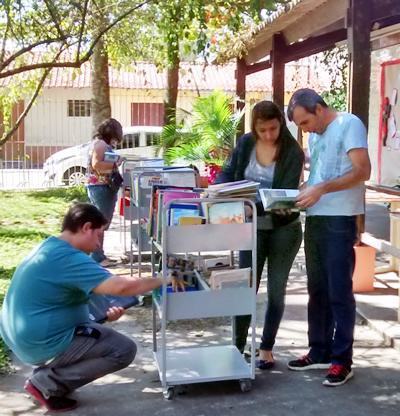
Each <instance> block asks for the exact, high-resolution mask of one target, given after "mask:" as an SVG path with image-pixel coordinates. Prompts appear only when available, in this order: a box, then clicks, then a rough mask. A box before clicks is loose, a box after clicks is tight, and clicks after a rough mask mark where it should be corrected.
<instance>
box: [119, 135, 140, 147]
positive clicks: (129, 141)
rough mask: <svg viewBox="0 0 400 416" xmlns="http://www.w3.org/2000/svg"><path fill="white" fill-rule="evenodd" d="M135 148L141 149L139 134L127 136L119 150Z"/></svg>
mask: <svg viewBox="0 0 400 416" xmlns="http://www.w3.org/2000/svg"><path fill="white" fill-rule="evenodd" d="M133 147H139V133H133V134H125V135H124V138H123V140H122V142H121V143H120V144H118V146H117V149H132V148H133Z"/></svg>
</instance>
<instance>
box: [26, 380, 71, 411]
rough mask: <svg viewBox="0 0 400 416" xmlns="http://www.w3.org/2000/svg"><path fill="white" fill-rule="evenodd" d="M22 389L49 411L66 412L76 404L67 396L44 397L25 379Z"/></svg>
mask: <svg viewBox="0 0 400 416" xmlns="http://www.w3.org/2000/svg"><path fill="white" fill-rule="evenodd" d="M24 389H25V391H26V392H28V393H29V394H30V395H31V396H32V397H33V398H34V399H35V400H36V401H38V402H39V403H40V405H41V406H44V407H46V408H47V410H49V411H50V412H67V411H68V410H72V409H75V408H76V407H77V406H78V402H77V401H76V400H73V399H68V398H67V397H57V396H50V397H49V398H48V399H46V398H45V397H44V395H43V394H42V393H41V391H40V390H39V389H37V388H36V387H35V386H34V385H33V384H32V383H31V381H30V380H27V381H26V383H25V386H24Z"/></svg>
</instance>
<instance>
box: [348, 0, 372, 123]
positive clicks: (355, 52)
mask: <svg viewBox="0 0 400 416" xmlns="http://www.w3.org/2000/svg"><path fill="white" fill-rule="evenodd" d="M372 5H373V1H372V0H349V8H348V15H347V20H348V21H347V34H348V48H349V64H350V70H349V91H348V109H349V111H350V112H351V113H353V114H355V115H356V116H358V117H359V118H360V119H361V120H362V122H363V123H364V124H365V126H366V127H367V128H368V114H369V86H370V76H371V42H370V32H371V9H372Z"/></svg>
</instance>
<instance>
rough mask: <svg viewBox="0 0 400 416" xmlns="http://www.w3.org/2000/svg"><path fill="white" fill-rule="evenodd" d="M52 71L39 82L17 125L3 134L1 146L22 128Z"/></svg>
mask: <svg viewBox="0 0 400 416" xmlns="http://www.w3.org/2000/svg"><path fill="white" fill-rule="evenodd" d="M50 71H51V68H48V69H45V71H44V73H43V75H42V77H41V78H40V80H39V83H38V85H37V86H36V89H35V92H34V93H33V95H32V97H31V99H30V101H29V103H28V105H27V106H26V108H25V109H24V111H23V112H22V113H21V115H20V116H19V117H18V120H17V121H16V122H15V124H14V125H13V126H12V127H11V128H10V129H9V130H7V131H6V132H5V133H4V134H3V137H2V138H1V139H0V146H2V145H3V144H4V143H6V142H7V141H8V140H10V138H11V137H12V135H13V134H14V133H15V132H16V131H17V130H18V127H19V126H20V124H21V123H22V121H23V120H24V118H25V116H26V115H27V114H28V112H29V110H30V109H31V107H32V105H33V103H34V102H35V100H36V98H37V96H38V95H39V92H40V90H41V89H42V86H43V84H44V81H45V80H46V78H47V76H48V75H49V73H50Z"/></svg>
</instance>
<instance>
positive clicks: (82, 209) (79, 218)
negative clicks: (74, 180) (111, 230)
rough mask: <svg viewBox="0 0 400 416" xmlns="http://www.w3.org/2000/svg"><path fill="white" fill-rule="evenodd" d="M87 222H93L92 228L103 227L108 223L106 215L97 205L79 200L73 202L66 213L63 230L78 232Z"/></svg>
mask: <svg viewBox="0 0 400 416" xmlns="http://www.w3.org/2000/svg"><path fill="white" fill-rule="evenodd" d="M87 222H90V223H91V224H92V229H97V228H101V227H103V226H104V225H107V224H108V221H107V219H106V217H105V216H104V215H103V214H102V213H101V212H100V210H99V209H98V208H97V207H95V206H94V205H92V204H88V203H84V202H78V203H76V204H73V205H72V206H71V207H70V208H69V209H68V212H67V213H66V214H65V217H64V219H63V222H62V226H61V232H63V231H71V232H72V233H77V232H78V231H79V230H80V229H81V228H82V227H83V226H84V224H85V223H87Z"/></svg>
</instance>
